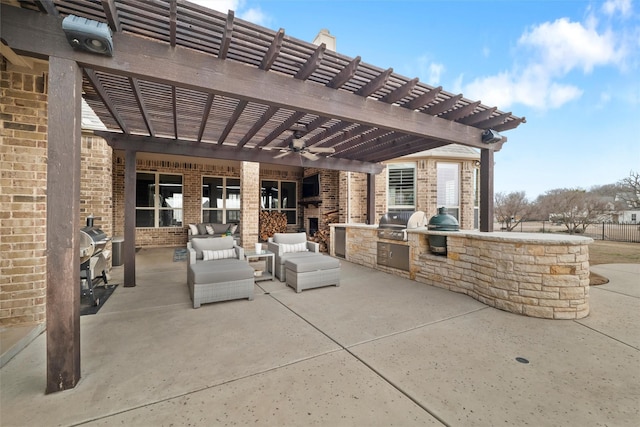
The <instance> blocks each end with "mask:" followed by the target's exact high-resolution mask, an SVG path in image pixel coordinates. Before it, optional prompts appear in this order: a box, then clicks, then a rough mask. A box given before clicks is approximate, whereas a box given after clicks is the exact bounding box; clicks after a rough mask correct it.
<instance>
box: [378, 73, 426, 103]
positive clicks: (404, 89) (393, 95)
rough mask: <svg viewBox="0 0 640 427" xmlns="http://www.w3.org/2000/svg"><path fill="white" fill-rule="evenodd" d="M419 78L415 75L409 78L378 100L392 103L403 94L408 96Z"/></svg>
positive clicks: (402, 96)
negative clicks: (413, 77)
mask: <svg viewBox="0 0 640 427" xmlns="http://www.w3.org/2000/svg"><path fill="white" fill-rule="evenodd" d="M418 81H419V79H418V78H417V77H416V78H415V79H412V80H409V81H408V82H406V83H405V84H403V85H402V86H400V87H399V88H397V89H396V90H394V91H393V92H389V93H388V94H387V95H386V96H384V97H383V98H382V99H381V100H380V101H382V102H386V103H388V104H393V103H394V102H397V101H399V100H401V99H402V98H404V97H405V96H409V95H410V94H411V92H412V91H413V89H415V87H416V85H417V84H418Z"/></svg>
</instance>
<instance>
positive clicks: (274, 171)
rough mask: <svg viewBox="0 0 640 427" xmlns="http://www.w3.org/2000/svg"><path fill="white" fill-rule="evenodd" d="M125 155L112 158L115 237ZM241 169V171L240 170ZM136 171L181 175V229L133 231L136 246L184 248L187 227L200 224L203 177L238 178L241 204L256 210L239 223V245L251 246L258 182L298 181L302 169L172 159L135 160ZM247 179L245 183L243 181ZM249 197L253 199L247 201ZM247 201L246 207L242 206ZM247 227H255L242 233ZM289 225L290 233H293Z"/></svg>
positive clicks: (120, 219)
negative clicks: (269, 180) (268, 180)
mask: <svg viewBox="0 0 640 427" xmlns="http://www.w3.org/2000/svg"><path fill="white" fill-rule="evenodd" d="M124 162H125V160H124V153H116V154H114V156H113V187H112V188H113V230H114V236H124V168H125V164H124ZM243 167H244V170H243ZM136 170H137V171H138V172H159V173H169V174H179V175H181V176H182V191H183V213H182V214H183V222H182V224H183V225H182V226H181V227H162V228H151V227H149V228H136V246H138V247H163V246H184V245H186V242H187V227H188V224H189V223H198V222H201V221H202V210H201V209H202V208H201V197H202V177H203V176H216V177H229V178H240V186H241V203H243V206H246V207H247V208H248V209H249V208H250V209H255V211H254V212H253V213H254V215H255V218H253V217H251V216H248V217H246V215H249V213H246V212H245V213H241V215H244V216H245V217H246V219H243V218H241V220H240V240H241V241H240V243H241V244H252V243H251V242H253V241H254V240H255V242H253V243H256V242H257V241H258V228H257V227H258V213H259V207H260V199H259V195H260V192H259V186H260V180H261V179H271V180H283V181H299V180H300V179H301V177H302V172H301V170H299V169H297V168H294V169H287V168H278V167H277V166H275V165H260V164H258V163H252V162H247V163H246V164H244V165H243V164H241V163H240V162H232V161H222V160H221V161H216V160H209V159H206V160H205V159H197V158H187V157H173V158H170V159H169V158H168V157H167V158H164V157H163V158H157V159H156V158H149V159H148V158H140V157H139V158H137V159H136ZM245 180H248V181H245ZM247 197H249V198H250V199H251V198H252V199H253V200H249V199H247ZM245 202H248V203H249V204H248V205H244V203H245ZM247 224H255V230H253V226H250V227H249V228H247V229H246V230H245V226H246V225H247ZM296 229H297V226H292V227H291V230H290V231H296Z"/></svg>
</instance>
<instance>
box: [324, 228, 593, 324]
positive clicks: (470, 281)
mask: <svg viewBox="0 0 640 427" xmlns="http://www.w3.org/2000/svg"><path fill="white" fill-rule="evenodd" d="M339 225H340V226H345V227H346V240H347V246H346V254H345V259H346V260H347V261H350V262H353V263H356V264H360V265H364V266H367V267H370V268H376V269H378V270H382V271H386V272H388V273H391V274H394V275H397V276H401V277H405V278H408V279H411V280H416V281H418V282H422V283H425V284H428V285H432V286H437V287H441V288H444V289H448V290H451V291H453V292H458V293H463V294H466V295H469V296H470V297H472V298H474V299H476V300H478V301H481V302H483V303H484V304H487V305H489V306H491V307H495V308H498V309H501V310H505V311H509V312H512V313H517V314H522V315H526V316H531V317H539V318H545V319H581V318H584V317H586V316H587V315H588V314H589V246H588V245H589V243H591V241H592V240H591V239H589V238H584V237H558V236H548V235H535V234H522V233H519V234H518V235H511V234H504V233H478V232H459V233H453V234H452V233H434V234H446V235H447V251H448V253H447V256H446V257H445V256H437V255H432V254H431V253H430V252H429V250H428V233H429V232H427V231H419V232H410V233H409V239H408V241H407V242H397V241H396V242H393V241H389V242H391V243H399V244H406V245H409V246H410V256H411V263H410V265H411V268H410V271H402V270H398V269H393V268H388V267H384V266H380V265H377V248H376V246H377V245H376V242H377V241H378V239H377V237H376V227H375V226H367V225H349V224H339ZM332 234H333V227H332ZM330 253H331V254H332V255H335V252H334V249H333V248H331V251H330Z"/></svg>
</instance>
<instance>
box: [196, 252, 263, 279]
mask: <svg viewBox="0 0 640 427" xmlns="http://www.w3.org/2000/svg"><path fill="white" fill-rule="evenodd" d="M189 270H190V271H189V273H191V274H192V275H193V283H196V284H200V283H222V282H230V281H233V280H240V279H252V278H253V274H254V270H253V268H251V266H250V265H249V263H248V262H247V261H245V260H239V259H235V258H228V259H219V260H216V261H202V262H198V263H196V264H190V265H189Z"/></svg>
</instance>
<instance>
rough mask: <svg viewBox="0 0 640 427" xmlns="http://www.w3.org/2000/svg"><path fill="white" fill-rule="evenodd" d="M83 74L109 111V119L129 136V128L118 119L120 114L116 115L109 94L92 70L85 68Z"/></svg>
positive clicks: (116, 112) (120, 118) (116, 111)
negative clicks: (111, 118)
mask: <svg viewBox="0 0 640 427" xmlns="http://www.w3.org/2000/svg"><path fill="white" fill-rule="evenodd" d="M84 74H85V75H86V76H87V78H88V79H89V81H90V82H91V86H93V88H94V89H95V91H96V93H97V94H98V96H99V97H100V99H101V100H102V103H103V104H104V105H105V107H107V109H108V110H109V113H110V114H111V117H113V119H114V120H115V121H116V122H117V123H118V126H120V129H122V132H124V133H126V134H129V133H130V132H129V127H128V126H127V124H126V122H125V121H124V120H123V119H122V117H120V114H119V113H118V110H117V109H116V106H115V105H114V103H113V101H112V100H111V98H110V97H109V94H108V93H107V91H106V90H105V89H104V87H102V84H101V83H100V80H99V79H98V76H97V75H96V72H95V71H94V70H92V69H89V68H85V69H84Z"/></svg>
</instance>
